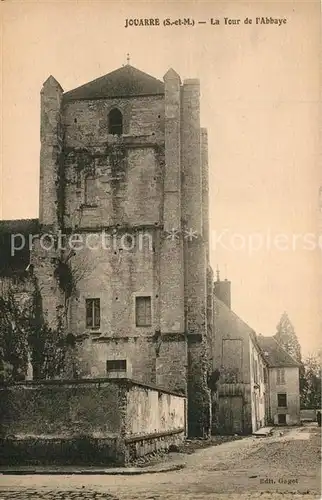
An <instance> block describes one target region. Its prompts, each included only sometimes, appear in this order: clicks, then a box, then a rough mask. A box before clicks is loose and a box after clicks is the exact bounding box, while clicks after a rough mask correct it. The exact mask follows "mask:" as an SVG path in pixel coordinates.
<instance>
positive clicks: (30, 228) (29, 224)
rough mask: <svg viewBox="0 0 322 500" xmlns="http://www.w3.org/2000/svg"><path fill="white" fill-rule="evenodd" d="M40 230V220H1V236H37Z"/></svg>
mask: <svg viewBox="0 0 322 500" xmlns="http://www.w3.org/2000/svg"><path fill="white" fill-rule="evenodd" d="M38 228H39V219H13V220H0V234H4V233H6V234H8V233H10V234H17V233H23V234H35V233H36V232H37V231H38Z"/></svg>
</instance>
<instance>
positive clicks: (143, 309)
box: [135, 297, 151, 326]
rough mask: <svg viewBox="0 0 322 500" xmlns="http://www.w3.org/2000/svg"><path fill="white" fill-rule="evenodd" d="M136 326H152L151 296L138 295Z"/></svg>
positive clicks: (136, 301)
mask: <svg viewBox="0 0 322 500" xmlns="http://www.w3.org/2000/svg"><path fill="white" fill-rule="evenodd" d="M135 320H136V326H151V297H136V300H135Z"/></svg>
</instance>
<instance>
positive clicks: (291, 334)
mask: <svg viewBox="0 0 322 500" xmlns="http://www.w3.org/2000/svg"><path fill="white" fill-rule="evenodd" d="M274 338H275V340H276V341H277V342H278V343H279V344H280V345H281V346H282V347H283V348H284V349H285V351H286V352H288V353H289V354H290V355H291V356H292V357H293V358H294V359H295V360H296V361H298V362H299V363H301V362H302V356H301V346H300V343H299V341H298V338H297V336H296V333H295V330H294V326H293V325H292V323H291V321H290V319H289V317H288V315H287V313H286V312H284V313H283V314H282V316H281V319H280V320H279V323H278V325H277V327H276V334H275V335H274Z"/></svg>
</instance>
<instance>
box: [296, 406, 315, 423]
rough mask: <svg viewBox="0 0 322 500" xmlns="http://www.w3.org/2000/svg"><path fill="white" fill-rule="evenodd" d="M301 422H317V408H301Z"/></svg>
mask: <svg viewBox="0 0 322 500" xmlns="http://www.w3.org/2000/svg"><path fill="white" fill-rule="evenodd" d="M300 419H301V422H316V410H315V409H313V408H311V409H309V410H300Z"/></svg>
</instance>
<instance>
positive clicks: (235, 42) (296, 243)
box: [0, 0, 322, 355]
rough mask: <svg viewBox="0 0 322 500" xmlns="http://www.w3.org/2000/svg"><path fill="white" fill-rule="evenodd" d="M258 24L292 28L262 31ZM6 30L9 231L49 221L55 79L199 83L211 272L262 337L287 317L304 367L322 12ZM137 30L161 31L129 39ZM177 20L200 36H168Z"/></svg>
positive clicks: (264, 10)
mask: <svg viewBox="0 0 322 500" xmlns="http://www.w3.org/2000/svg"><path fill="white" fill-rule="evenodd" d="M257 17H258V18H262V17H264V18H265V19H266V17H268V18H271V17H272V18H273V19H282V20H283V19H286V22H283V21H282V22H281V25H278V24H256V18H257ZM0 18H1V27H2V46H1V48H2V57H1V63H2V65H1V77H2V93H1V107H2V108H1V109H2V113H1V114H2V121H1V125H2V127H1V129H2V147H1V176H0V189H1V198H0V218H2V219H14V218H35V217H38V190H39V151H40V90H41V87H42V84H43V82H44V81H45V80H46V79H47V78H48V76H49V75H53V76H54V77H55V78H56V79H57V80H58V81H59V83H60V84H61V86H62V87H63V89H64V90H71V89H72V88H75V87H77V86H79V85H81V84H83V83H86V82H88V81H91V80H93V79H95V78H97V77H99V76H102V75H104V74H106V73H109V72H110V71H113V70H114V69H116V68H118V67H120V66H122V64H125V63H126V57H127V53H129V54H130V63H131V65H132V66H135V67H136V68H138V69H141V70H142V71H145V72H146V73H149V74H151V75H153V76H155V77H156V78H160V79H162V78H163V75H164V74H165V73H166V72H167V70H168V69H169V68H170V67H172V68H173V69H175V70H176V71H177V73H179V75H180V76H181V79H182V80H184V79H186V78H199V79H200V83H201V124H202V126H203V127H206V128H207V129H208V140H209V168H210V231H211V245H210V258H211V263H212V266H213V268H214V269H216V268H217V266H218V267H219V269H220V272H221V277H222V278H227V279H229V280H230V281H231V283H232V285H231V286H232V308H233V309H234V311H235V312H236V313H237V314H238V315H239V316H241V318H242V319H243V320H244V321H246V322H247V323H248V324H249V325H250V326H251V327H252V328H253V329H254V330H255V331H256V332H257V333H262V334H264V335H273V334H274V333H275V330H276V325H277V323H278V321H279V318H280V316H281V314H282V313H283V311H287V313H288V315H289V317H290V319H291V321H292V323H293V325H294V327H295V331H296V333H297V336H298V338H299V341H300V343H301V346H302V351H303V354H304V355H306V354H308V353H309V352H312V351H315V350H316V349H317V347H318V346H319V345H320V332H321V326H322V319H321V291H322V290H321V288H322V272H321V271H322V266H321V249H322V243H321V244H319V233H320V229H321V227H322V223H321V220H322V217H321V215H320V210H319V196H318V194H319V187H320V186H321V185H322V182H321V166H320V164H319V162H320V159H321V149H320V148H321V141H320V135H319V134H320V132H321V130H320V127H319V125H320V112H321V111H320V66H319V63H320V46H319V43H320V31H321V27H320V24H321V23H320V3H319V2H318V1H314V2H310V1H305V2H299V1H296V2H289V1H287V2H281V1H280V2H260V1H258V2H249V3H243V2H239V1H238V2H237V1H236V2H233V1H227V2H224V3H221V2H217V1H210V2H192V1H191V2H179V1H176V2H170V1H168V2H167V1H163V2H116V1H115V2H114V1H101V2H96V1H90V2H89V1H78V2H77V1H74V0H70V1H68V0H65V1H45V0H44V1H38V2H37V1H33V2H29V1H28V0H24V1H23V2H22V1H21V2H19V1H14V0H4V1H3V2H1V4H0ZM127 18H129V19H138V18H148V19H159V20H160V26H138V27H128V28H125V20H126V19H127ZM166 18H170V19H171V21H174V20H176V19H184V18H190V19H191V20H194V21H195V23H196V24H195V26H176V25H172V26H163V20H164V19H166ZM211 18H212V19H214V20H215V19H219V22H220V24H219V25H215V24H211V21H210V20H211ZM225 18H227V19H234V20H237V19H240V22H239V24H237V23H231V24H228V23H227V24H225ZM245 18H248V19H252V24H249V23H247V24H245V23H244V20H245ZM197 21H206V24H198V23H197ZM321 206H322V203H321ZM321 242H322V238H321ZM320 247H321V248H320Z"/></svg>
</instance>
